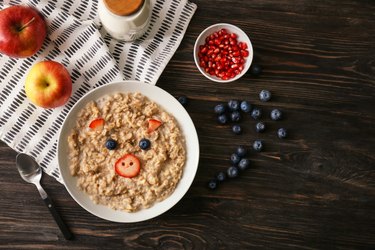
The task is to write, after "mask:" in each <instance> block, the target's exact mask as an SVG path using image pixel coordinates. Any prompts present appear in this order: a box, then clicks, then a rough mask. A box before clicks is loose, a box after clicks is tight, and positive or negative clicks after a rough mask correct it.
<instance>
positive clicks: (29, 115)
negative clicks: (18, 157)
mask: <svg viewBox="0 0 375 250" xmlns="http://www.w3.org/2000/svg"><path fill="white" fill-rule="evenodd" d="M98 1H100V0H85V1H74V0H30V1H22V0H11V1H0V8H1V9H3V8H6V7H8V6H10V5H16V4H27V5H29V6H33V7H35V8H37V9H38V10H39V11H40V12H41V13H42V15H43V16H44V17H45V19H46V21H47V25H48V29H49V30H48V35H47V38H46V40H45V42H44V44H43V46H42V49H41V50H40V51H39V52H38V53H37V54H36V55H34V56H32V57H29V58H26V59H15V58H9V57H7V56H5V55H2V54H0V140H2V141H4V142H5V143H6V144H7V145H9V146H10V147H11V148H13V149H14V150H16V151H17V152H22V153H26V154H29V155H31V156H33V157H34V158H35V160H36V161H37V162H38V163H39V164H40V165H41V166H42V168H43V170H44V172H46V173H47V174H49V175H51V176H53V177H55V178H56V179H57V180H58V181H60V182H62V179H61V177H60V173H59V170H58V163H57V156H56V150H57V138H58V134H59V130H60V127H61V126H62V123H63V121H64V118H65V117H66V115H67V113H68V112H69V110H70V109H71V108H72V106H73V105H74V104H75V103H76V102H77V101H78V100H79V99H80V98H81V97H82V96H83V95H84V94H85V93H87V92H88V91H90V90H91V89H93V88H96V87H98V86H101V85H103V84H106V83H109V82H113V81H121V80H139V81H143V82H146V83H149V84H156V81H157V80H158V78H159V76H160V74H161V73H162V72H163V70H164V68H165V66H166V65H167V64H168V62H169V60H170V59H171V57H172V56H173V54H174V52H175V51H176V49H177V48H178V46H179V44H180V42H181V40H182V38H183V36H184V33H185V31H186V28H187V26H188V24H189V22H190V20H191V18H192V16H193V15H194V12H195V10H196V8H197V7H196V5H195V4H193V3H190V2H188V1H187V0H171V1H164V0H151V6H152V15H151V21H150V25H149V27H148V29H147V31H146V33H145V35H144V36H142V37H141V38H140V39H139V40H137V41H134V42H121V41H117V40H115V39H112V38H111V37H110V36H109V35H108V34H107V33H106V31H105V30H104V29H103V28H102V26H101V24H100V20H99V18H98V15H97V13H98V11H97V6H98ZM42 60H54V61H58V62H61V63H62V64H63V65H64V66H65V67H66V68H67V69H68V71H69V73H70V75H71V78H72V81H73V93H72V96H71V98H70V99H69V101H68V103H67V104H66V105H64V106H62V107H59V108H55V109H42V108H39V107H36V106H34V105H33V104H31V103H30V102H29V101H28V100H27V98H26V95H25V91H24V82H25V77H26V74H27V72H28V71H29V69H30V68H31V66H32V65H33V64H34V63H36V62H38V61H42Z"/></svg>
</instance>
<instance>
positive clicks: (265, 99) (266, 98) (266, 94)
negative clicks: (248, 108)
mask: <svg viewBox="0 0 375 250" xmlns="http://www.w3.org/2000/svg"><path fill="white" fill-rule="evenodd" d="M259 99H260V100H261V101H262V102H268V101H269V100H270V99H271V92H269V91H268V90H265V89H263V90H262V91H260V93H259Z"/></svg>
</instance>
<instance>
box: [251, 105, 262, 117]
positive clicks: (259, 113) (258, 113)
mask: <svg viewBox="0 0 375 250" xmlns="http://www.w3.org/2000/svg"><path fill="white" fill-rule="evenodd" d="M261 116H262V110H261V109H260V108H254V109H253V111H251V117H253V118H254V119H255V120H257V119H259V118H260V117H261Z"/></svg>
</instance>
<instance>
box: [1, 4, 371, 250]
mask: <svg viewBox="0 0 375 250" xmlns="http://www.w3.org/2000/svg"><path fill="white" fill-rule="evenodd" d="M194 2H196V3H197V5H198V10H197V12H196V14H195V16H194V18H193V20H192V21H191V24H190V26H189V28H188V30H187V32H186V35H185V37H184V39H183V41H182V44H181V45H180V47H179V49H178V51H177V52H176V54H175V55H174V57H173V58H172V60H171V61H170V63H169V64H168V66H167V67H166V69H165V71H164V73H163V74H162V76H161V78H160V80H159V82H158V84H157V85H158V86H160V87H162V88H164V89H165V90H167V91H168V92H170V93H171V94H173V95H174V96H179V95H182V94H184V95H187V96H188V97H189V99H190V103H189V105H188V106H187V107H186V108H187V110H188V112H189V113H190V115H191V117H192V119H193V121H194V123H195V125H196V127H197V131H198V135H199V140H200V149H201V156H200V163H199V169H198V172H197V175H196V178H195V180H194V182H193V185H192V186H191V188H190V190H189V191H188V193H187V194H186V195H185V196H184V198H183V199H182V200H181V201H180V202H179V203H178V204H177V205H176V206H175V207H173V208H172V209H171V210H169V211H168V212H166V213H165V214H163V215H161V216H159V217H157V218H154V219H152V220H149V221H147V222H141V223H134V224H119V223H112V222H108V221H105V220H102V219H100V218H97V217H95V216H93V215H91V214H90V213H88V212H86V211H85V210H84V209H82V208H81V207H80V206H79V205H78V204H77V203H76V202H75V201H74V200H73V199H72V198H71V197H70V196H69V194H68V192H67V191H66V190H65V188H64V186H63V185H61V184H60V183H58V182H57V181H55V180H54V179H53V178H51V177H49V176H47V175H45V176H44V178H43V180H42V183H43V185H44V187H45V189H46V190H47V192H48V193H49V194H50V196H51V197H52V198H53V199H54V200H55V203H56V205H57V208H58V210H59V211H60V213H61V215H62V216H63V218H64V219H65V221H66V222H67V224H68V225H69V227H70V228H71V230H72V232H73V233H74V235H75V239H74V240H73V241H66V240H64V239H63V237H62V235H61V233H60V232H59V230H58V228H57V226H56V225H55V222H54V221H53V220H52V217H51V216H50V215H49V213H48V211H47V209H46V207H45V205H44V204H43V202H42V200H41V199H40V197H39V194H38V193H37V191H36V189H35V187H34V186H33V185H30V184H26V183H25V182H24V181H23V180H21V178H20V177H19V175H18V172H17V170H16V167H15V156H16V153H15V152H14V151H13V150H12V149H10V148H9V147H7V146H6V145H5V144H4V143H2V142H0V169H1V174H0V248H5V249H9V248H17V249H18V248H36V249H42V248H43V249H88V248H98V249H99V248H102V249H107V248H131V249H132V248H136V249H137V248H156V249H183V248H185V249H224V248H225V249H245V248H247V249H249V248H286V249H291V248H304V249H317V248H319V249H335V248H343V249H359V248H361V249H362V248H368V249H370V248H372V249H374V248H375V169H374V167H375V154H374V149H375V127H374V124H375V113H374V109H375V101H374V96H375V2H374V1H359V0H358V1H354V0H343V1H333V0H332V1H307V0H304V1H285V0H281V1H280V0H277V1H276V0H269V1H256V0H254V1H237V2H236V3H235V2H233V1H229V0H228V1H213V0H206V1H198V0H195V1H194ZM218 22H228V23H232V24H235V25H238V26H240V27H241V28H242V29H243V30H245V31H246V32H247V33H248V34H249V35H250V38H251V40H252V42H253V46H254V49H255V59H254V63H256V64H259V65H262V66H263V68H264V70H263V74H262V75H261V76H259V77H254V76H252V75H250V74H247V75H245V76H244V77H243V78H241V79H240V80H238V81H235V82H233V83H228V84H222V83H215V82H211V81H209V80H207V79H206V78H204V77H203V76H202V75H201V74H200V73H199V71H198V70H197V68H196V67H195V64H194V61H193V55H192V50H193V46H194V42H195V39H196V38H197V36H198V35H199V33H200V32H201V31H202V30H203V29H204V28H206V27H207V26H209V25H211V24H214V23H218ZM262 89H268V90H270V91H271V92H272V94H273V98H272V101H270V102H268V103H261V102H260V101H259V98H258V93H259V91H260V90H262ZM230 99H240V100H249V101H250V102H251V103H253V104H254V105H258V106H259V107H261V108H262V109H263V111H264V113H265V115H264V116H263V118H262V120H264V121H265V122H266V123H267V125H268V128H267V131H266V132H265V133H263V134H258V133H256V132H255V130H254V126H255V121H254V120H252V119H250V118H249V117H246V119H244V120H243V121H242V122H241V125H242V126H243V129H244V133H243V134H242V135H240V136H238V135H234V134H233V133H232V132H231V128H230V125H226V126H219V125H217V123H216V121H215V119H216V118H215V115H214V114H213V107H214V106H215V104H217V103H219V102H227V101H228V100H230ZM275 107H276V108H280V109H281V110H283V111H284V113H285V119H283V120H282V121H278V122H272V121H271V120H270V119H269V115H268V114H269V112H270V110H271V109H272V108H275ZM278 127H286V128H288V129H289V138H288V139H285V140H280V139H278V138H277V136H276V134H275V133H276V129H277V128H278ZM255 139H262V140H263V141H264V143H265V150H264V152H261V153H255V152H253V151H252V152H251V153H250V159H251V161H252V167H251V168H250V169H248V170H247V171H245V172H243V173H241V175H240V177H239V178H237V179H235V180H231V181H228V182H225V183H223V184H222V185H220V187H219V188H218V189H217V190H215V191H212V190H209V189H208V188H207V181H208V180H209V179H210V178H212V177H213V176H214V175H215V174H216V173H217V172H219V171H225V170H226V169H227V168H228V166H230V161H229V156H230V155H231V153H232V152H233V151H234V150H235V149H236V147H237V146H238V145H241V144H243V145H246V146H248V147H250V145H251V144H252V142H253V141H254V140H255Z"/></svg>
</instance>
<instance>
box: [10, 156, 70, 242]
mask: <svg viewBox="0 0 375 250" xmlns="http://www.w3.org/2000/svg"><path fill="white" fill-rule="evenodd" d="M16 164H17V168H18V172H19V173H20V175H21V177H22V179H24V180H25V181H26V182H28V183H32V184H34V185H35V186H36V187H37V188H38V191H39V194H40V196H42V199H43V201H44V203H45V204H46V205H47V207H48V210H49V211H50V212H51V214H52V216H53V218H54V219H55V221H56V223H57V225H58V226H59V228H60V230H61V232H62V233H63V235H64V238H65V239H67V240H69V239H71V238H72V237H73V235H72V233H71V232H70V231H69V229H68V228H67V227H66V225H65V223H64V222H63V220H62V219H61V217H60V215H59V214H58V213H57V211H56V209H55V206H54V205H53V203H52V200H51V199H50V198H49V197H48V195H47V193H46V191H44V189H43V188H42V186H41V185H40V179H41V178H42V169H41V168H40V166H39V165H38V163H36V162H35V160H34V159H33V158H32V157H31V156H28V155H27V154H23V153H20V154H18V155H17V157H16Z"/></svg>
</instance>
